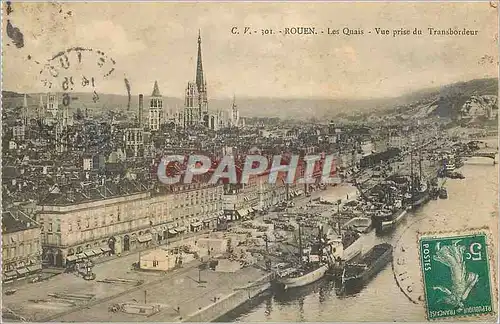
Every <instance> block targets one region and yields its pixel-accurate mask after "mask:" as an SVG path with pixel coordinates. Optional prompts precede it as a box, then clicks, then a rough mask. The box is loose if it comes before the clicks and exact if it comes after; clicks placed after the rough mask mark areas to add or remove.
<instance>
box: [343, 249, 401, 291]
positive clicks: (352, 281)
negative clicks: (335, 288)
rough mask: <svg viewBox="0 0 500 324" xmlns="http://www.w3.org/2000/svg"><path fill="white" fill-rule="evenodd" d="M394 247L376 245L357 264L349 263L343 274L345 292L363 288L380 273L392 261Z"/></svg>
mask: <svg viewBox="0 0 500 324" xmlns="http://www.w3.org/2000/svg"><path fill="white" fill-rule="evenodd" d="M392 251H393V247H392V245H390V244H388V243H382V244H378V245H375V246H374V247H373V248H372V249H371V250H370V251H368V252H367V253H366V254H365V255H363V256H362V257H361V259H360V260H359V262H357V263H348V264H347V265H346V266H345V268H344V271H343V272H342V287H343V289H344V291H353V290H357V289H359V288H361V287H362V286H363V284H365V283H366V282H368V280H370V279H371V278H372V277H373V276H375V275H376V274H377V273H378V272H380V271H381V270H382V269H383V268H384V266H385V265H386V264H387V263H389V262H390V261H391V260H392Z"/></svg>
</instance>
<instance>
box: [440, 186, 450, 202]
mask: <svg viewBox="0 0 500 324" xmlns="http://www.w3.org/2000/svg"><path fill="white" fill-rule="evenodd" d="M439 198H440V199H447V198H448V191H447V190H446V188H444V187H443V188H441V189H439Z"/></svg>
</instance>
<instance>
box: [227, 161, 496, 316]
mask: <svg viewBox="0 0 500 324" xmlns="http://www.w3.org/2000/svg"><path fill="white" fill-rule="evenodd" d="M459 171H460V172H461V173H462V174H463V175H464V176H465V177H466V178H465V179H464V180H458V179H456V180H452V179H447V181H446V184H445V186H446V187H447V189H448V199H446V200H432V201H430V202H429V203H428V204H427V205H425V206H423V207H422V208H421V209H419V210H418V211H416V212H415V213H410V214H408V216H407V217H406V218H405V219H404V220H403V221H402V222H401V223H400V224H399V226H398V228H397V229H395V230H394V232H393V233H391V234H389V235H387V236H384V237H377V236H375V234H374V232H373V231H372V232H371V233H369V234H367V235H366V236H365V237H364V238H363V240H364V243H363V250H365V251H366V250H368V249H369V248H371V246H373V244H377V243H380V242H389V243H391V244H392V245H393V246H395V253H394V258H395V259H396V258H399V257H400V256H398V253H399V254H401V253H402V252H401V251H402V250H404V251H405V255H404V256H403V257H404V259H405V262H402V265H398V264H392V265H391V264H388V265H387V266H386V267H385V268H384V269H383V270H382V271H381V272H380V273H379V274H378V275H376V276H375V277H374V278H373V279H372V280H371V281H370V282H369V283H368V284H367V286H365V287H364V288H363V289H362V290H361V291H360V292H359V293H358V294H355V295H352V296H343V295H341V294H340V292H339V289H338V288H337V287H336V284H335V283H334V282H332V281H329V280H326V279H325V280H322V281H319V282H316V283H314V284H312V285H310V286H307V287H302V288H298V289H297V290H292V291H290V292H288V293H287V295H285V296H272V295H268V296H263V297H261V298H259V299H258V300H256V301H255V302H254V303H253V305H247V306H246V307H243V308H240V309H238V310H235V311H234V312H232V313H231V314H227V315H226V316H224V318H222V319H219V320H221V321H244V322H297V321H307V322H325V321H332V322H333V321H334V322H346V321H347V322H350V321H354V322H358V321H359V322H363V321H371V322H386V321H387V322H388V321H398V322H399V321H412V322H422V321H426V314H425V307H424V304H423V302H422V300H423V292H422V283H421V281H420V277H421V275H420V264H419V259H418V253H417V252H416V251H417V248H416V246H417V245H416V241H417V239H416V237H417V232H427V231H432V230H462V229H465V228H474V227H476V228H477V227H483V226H488V227H489V228H490V232H491V233H492V236H493V237H492V242H493V245H494V247H493V250H494V251H495V252H494V254H495V255H494V257H495V259H494V260H498V258H497V257H496V251H497V246H496V243H497V242H498V225H497V222H498V164H497V165H493V164H492V160H491V159H487V158H480V159H474V160H471V161H470V163H466V164H465V165H464V166H463V167H462V168H461V169H460V170H459ZM326 198H328V197H326ZM402 246H404V249H403V248H401V247H402ZM393 263H395V262H393ZM401 272H404V273H408V274H407V275H406V277H405V278H404V284H403V283H402V282H401V280H397V279H396V278H399V274H400V273H401ZM408 283H410V284H411V285H412V288H411V289H410V288H408V290H411V293H408V292H407V291H406V294H404V293H403V290H404V289H400V287H403V286H404V287H406V286H407V284H408ZM492 286H494V287H496V286H497V284H496V283H493V284H492ZM493 289H494V290H496V288H493ZM494 295H495V293H494ZM419 297H420V300H419Z"/></svg>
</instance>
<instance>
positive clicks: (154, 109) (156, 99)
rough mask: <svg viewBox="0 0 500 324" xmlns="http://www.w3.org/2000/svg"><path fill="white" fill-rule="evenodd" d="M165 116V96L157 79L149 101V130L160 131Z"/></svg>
mask: <svg viewBox="0 0 500 324" xmlns="http://www.w3.org/2000/svg"><path fill="white" fill-rule="evenodd" d="M162 117H163V97H162V96H161V93H160V89H159V88H158V81H155V85H154V87H153V93H152V94H151V98H150V101H149V130H151V131H158V130H159V129H160V126H161V122H162Z"/></svg>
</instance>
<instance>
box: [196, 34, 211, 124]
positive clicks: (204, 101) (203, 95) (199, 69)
mask: <svg viewBox="0 0 500 324" xmlns="http://www.w3.org/2000/svg"><path fill="white" fill-rule="evenodd" d="M196 88H197V90H198V96H199V98H198V101H199V103H200V109H199V112H200V116H201V115H202V114H205V113H208V96H207V83H206V81H205V78H204V76H203V62H202V59H201V34H200V31H198V60H197V63H196Z"/></svg>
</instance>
